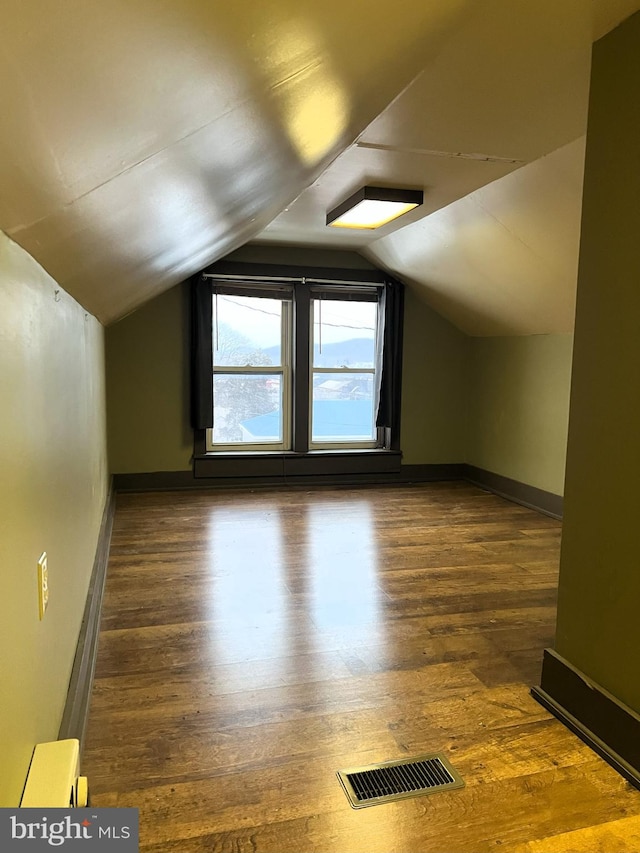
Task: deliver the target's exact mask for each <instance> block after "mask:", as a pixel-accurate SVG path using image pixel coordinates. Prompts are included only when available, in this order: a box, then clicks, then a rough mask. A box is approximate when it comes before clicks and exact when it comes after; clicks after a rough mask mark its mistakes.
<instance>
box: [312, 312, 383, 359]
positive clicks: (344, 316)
mask: <svg viewBox="0 0 640 853" xmlns="http://www.w3.org/2000/svg"><path fill="white" fill-rule="evenodd" d="M377 311H378V303H377V302H342V301H340V300H337V299H335V300H334V299H327V300H321V299H314V300H313V365H314V367H374V366H375V355H374V353H375V335H376V315H377Z"/></svg>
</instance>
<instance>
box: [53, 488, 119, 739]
mask: <svg viewBox="0 0 640 853" xmlns="http://www.w3.org/2000/svg"><path fill="white" fill-rule="evenodd" d="M115 505H116V489H115V486H114V482H113V478H112V480H111V483H110V486H109V491H108V493H107V500H106V502H105V506H104V511H103V513H102V523H101V525H100V532H99V534H98V542H97V546H96V554H95V559H94V561H93V570H92V572H91V580H90V581H89V590H88V592H87V599H86V602H85V608H84V614H83V617H82V624H81V626H80V634H79V636H78V645H77V646H76V655H75V658H74V661H73V669H72V671H71V679H70V681H69V690H68V692H67V701H66V703H65V707H64V712H63V714H62V722H61V724H60V731H59V732H58V739H59V740H66V739H67V738H77V739H78V740H79V741H80V750H81V751H82V746H83V743H84V735H85V731H86V727H87V719H88V716H89V703H90V701H91V690H92V687H93V675H94V672H95V668H96V657H97V654H98V636H99V633H100V615H101V611H102V598H103V595H104V585H105V581H106V577H107V563H108V561H109V547H110V544H111V530H112V528H113V517H114V514H115Z"/></svg>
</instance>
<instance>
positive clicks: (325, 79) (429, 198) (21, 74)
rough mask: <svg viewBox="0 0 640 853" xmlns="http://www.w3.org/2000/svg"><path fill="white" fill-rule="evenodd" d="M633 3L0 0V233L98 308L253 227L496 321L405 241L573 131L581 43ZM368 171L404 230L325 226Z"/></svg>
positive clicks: (160, 285)
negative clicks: (401, 200)
mask: <svg viewBox="0 0 640 853" xmlns="http://www.w3.org/2000/svg"><path fill="white" fill-rule="evenodd" d="M638 5H640V0H562V2H558V0H536V2H535V3H527V2H518V3H514V1H513V0H438V2H425V0H403V2H402V3H401V4H396V5H395V6H394V5H393V4H389V3H388V2H381V0H369V2H367V3H366V4H365V3H363V2H362V0H325V2H322V3H319V2H316V0H313V2H311V0H264V2H258V0H238V2H235V3H225V4H223V3H212V2H209V0H109V2H108V3H105V2H98V0H58V2H56V3H51V2H49V1H48V0H33V2H29V3H25V2H23V0H6V2H5V3H3V6H2V10H1V13H0V14H1V16H2V17H1V19H0V20H1V24H2V26H1V27H0V75H1V78H0V79H1V80H2V86H0V114H1V115H2V124H1V126H0V228H2V229H3V230H4V231H5V232H6V233H8V234H9V236H11V237H12V238H13V239H14V240H15V241H17V242H18V243H19V244H20V245H22V246H23V247H24V248H25V249H26V250H27V251H28V252H30V253H31V254H32V255H33V256H34V257H35V258H36V259H37V260H38V261H39V262H40V263H41V264H42V265H43V266H44V267H45V269H47V270H48V271H49V272H50V273H51V274H52V275H53V276H54V278H56V279H57V280H58V281H59V282H60V284H61V285H62V286H63V287H65V288H66V289H67V290H68V291H69V292H70V293H71V294H72V295H73V296H75V297H76V298H77V299H78V300H79V301H80V302H81V303H82V304H83V305H84V306H85V307H86V308H87V309H88V310H89V311H91V312H92V313H94V314H96V316H98V317H99V318H100V319H101V320H102V321H104V322H111V321H113V320H115V319H118V318H119V317H122V316H124V315H125V314H127V313H128V312H130V311H132V310H133V309H135V308H136V307H137V306H138V305H140V304H142V303H143V302H145V301H147V300H148V299H150V298H152V297H153V296H154V295H156V294H157V293H159V292H161V291H163V290H165V289H167V288H168V287H170V286H171V285H173V284H174V283H176V282H178V281H180V280H182V279H184V278H185V277H187V276H188V275H190V274H191V273H193V272H195V271H197V270H198V269H201V268H202V267H204V266H205V265H207V264H208V263H211V262H212V261H215V260H217V259H218V258H220V257H222V256H223V255H225V254H227V253H228V252H230V251H231V250H232V249H234V248H236V247H238V246H239V245H241V244H243V243H245V242H246V241H247V240H249V239H251V238H254V237H256V236H257V237H258V239H259V240H261V241H265V240H266V241H271V242H280V243H298V244H303V245H316V246H317V245H326V244H328V243H329V242H330V241H333V245H337V246H339V247H341V248H349V249H354V248H356V249H361V250H362V251H363V252H366V253H370V256H371V257H373V258H377V260H378V262H385V263H391V262H392V263H393V265H394V268H395V269H396V271H397V272H398V273H400V274H405V273H406V274H408V277H409V279H410V280H412V281H415V283H416V285H420V286H421V287H422V288H423V290H424V292H425V294H426V295H427V297H428V298H429V299H434V300H435V301H436V302H438V300H440V302H439V303H438V304H439V308H440V309H441V310H443V311H445V313H446V312H448V313H449V314H450V316H452V318H453V319H454V321H455V322H458V323H459V324H460V325H461V326H462V327H465V328H467V327H468V328H469V329H470V330H471V331H472V332H474V333H487V332H486V331H483V329H484V330H486V329H493V330H494V331H489V332H488V333H495V329H504V328H506V327H505V326H504V323H503V324H502V325H501V323H502V320H501V319H500V318H499V314H500V312H499V310H498V306H497V303H496V304H495V305H494V306H493V307H492V308H491V310H490V312H489V313H490V314H491V316H492V317H493V319H494V321H495V319H496V318H498V320H499V322H498V323H497V325H495V323H494V325H493V326H491V325H489V326H481V325H478V324H477V323H476V322H475V321H474V319H473V317H474V316H475V317H482V316H484V315H481V314H478V311H479V310H480V308H479V305H478V303H474V302H473V300H471V301H469V299H468V294H469V293H470V292H471V291H470V288H471V287H472V286H473V283H470V282H468V281H467V282H466V283H465V282H463V281H462V277H458V278H456V275H457V273H456V271H455V270H453V269H451V268H449V267H448V266H447V263H446V259H444V257H443V256H442V255H441V254H438V253H437V252H436V253H435V254H431V256H430V259H429V264H428V266H431V267H432V266H433V265H432V263H431V261H433V260H437V261H438V264H439V273H438V276H440V278H438V276H435V275H434V274H433V269H432V270H431V274H430V275H427V274H426V273H425V270H424V269H423V264H422V260H420V261H419V260H418V254H417V249H416V246H417V243H416V242H415V241H421V242H422V244H423V245H426V244H425V241H424V229H423V228H422V226H423V225H424V226H425V227H426V224H427V223H428V222H429V220H430V217H429V216H428V214H437V212H438V211H441V210H442V209H443V208H446V207H447V206H448V205H451V204H452V203H453V202H455V201H456V200H457V199H461V198H463V197H465V196H467V195H468V194H469V193H472V192H474V191H477V190H479V189H480V188H481V187H483V186H484V185H486V184H488V183H491V182H495V181H497V179H499V178H503V179H505V180H506V178H505V176H509V177H511V175H510V173H512V172H513V171H514V170H516V169H519V168H521V167H522V166H524V165H525V164H527V163H531V162H532V161H535V160H537V159H538V158H540V157H542V156H543V155H546V154H548V153H550V152H552V151H554V150H556V149H558V148H560V147H562V146H566V145H568V144H569V143H571V142H572V141H573V140H575V139H577V138H578V137H580V136H581V135H582V134H583V133H584V129H585V120H586V100H587V89H588V77H589V61H590V44H591V40H592V38H593V37H594V35H596V36H597V35H602V34H603V33H604V32H605V31H607V30H608V29H609V28H611V27H612V26H614V25H615V24H616V23H618V22H619V21H620V20H621V19H622V18H624V17H625V16H626V15H628V14H630V13H631V12H632V11H634V10H635V8H637V6H638ZM412 81H413V82H412ZM389 105H390V106H389ZM578 149H579V145H577V147H576V151H578ZM341 152H344V153H342V154H341ZM574 153H575V152H574ZM577 156H579V152H578V155H577ZM372 180H376V181H378V182H382V183H387V184H391V183H396V182H398V183H400V184H405V185H412V186H415V185H418V186H423V187H424V188H425V191H426V205H425V207H424V209H423V210H422V211H421V212H420V213H417V214H415V215H414V218H413V221H414V222H415V223H416V224H415V225H414V226H412V225H410V226H409V228H408V229H406V230H402V231H399V230H396V229H397V228H398V227H399V226H398V225H397V224H396V225H395V226H389V227H388V228H387V229H384V231H383V233H380V234H376V235H374V236H365V237H362V236H354V235H353V234H349V235H348V236H347V235H342V234H336V233H335V230H333V233H332V235H331V236H330V235H328V233H327V232H328V230H329V229H326V228H325V226H324V212H325V210H326V209H327V208H328V207H330V206H332V205H333V204H334V203H335V202H337V201H340V200H341V198H344V197H345V196H347V195H349V193H350V192H351V191H352V190H353V189H355V188H356V187H357V186H358V185H360V184H361V183H364V182H371V181H372ZM500 185H501V182H500V181H498V182H497V183H496V184H495V186H496V187H499V186H500ZM492 204H493V205H494V207H499V202H498V201H497V200H496V199H494V201H493V202H492ZM425 216H426V217H427V218H424V217H425ZM420 218H422V219H421V222H418V220H419V219H420ZM410 221H411V220H410ZM418 225H420V228H418V227H417V226H418ZM400 235H401V236H400ZM397 241H399V242H397ZM418 267H420V269H418ZM445 279H448V280H451V281H452V282H454V283H455V287H456V288H457V290H456V291H455V293H452V292H447V286H448V285H447V284H446V282H445ZM456 282H457V283H456ZM465 288H466V295H465ZM494 290H495V288H494ZM457 302H460V304H461V305H462V310H461V311H459V312H457V313H456V310H455V308H454V307H452V306H454V305H455V304H456V303H457ZM463 303H464V304H463ZM484 310H485V314H486V305H485V308H484ZM502 319H504V318H502ZM492 322H493V321H492ZM474 329H475V331H474Z"/></svg>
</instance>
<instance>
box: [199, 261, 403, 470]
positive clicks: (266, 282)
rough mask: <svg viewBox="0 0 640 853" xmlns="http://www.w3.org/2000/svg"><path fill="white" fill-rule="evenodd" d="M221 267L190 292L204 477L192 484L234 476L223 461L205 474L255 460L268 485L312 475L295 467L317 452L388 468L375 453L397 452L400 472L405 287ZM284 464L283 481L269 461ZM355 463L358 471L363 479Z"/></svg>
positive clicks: (378, 280) (379, 278) (379, 280)
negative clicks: (271, 480)
mask: <svg viewBox="0 0 640 853" xmlns="http://www.w3.org/2000/svg"><path fill="white" fill-rule="evenodd" d="M219 266H225V267H231V266H232V265H231V263H229V264H224V262H223V263H222V264H219V265H216V267H219ZM242 266H253V265H242ZM216 267H214V268H212V270H211V272H208V271H207V272H206V273H205V274H203V275H202V276H201V277H200V278H199V279H198V280H197V281H196V282H195V283H194V291H193V293H194V300H193V337H192V342H193V353H192V355H193V359H192V364H193V370H192V376H193V380H194V381H193V393H192V404H193V407H192V408H193V417H192V421H193V426H194V428H195V429H196V452H195V454H194V460H195V461H194V471H197V470H200V471H204V470H206V471H207V472H208V473H206V474H204V473H203V474H200V475H198V474H197V473H196V476H226V475H224V474H222V473H219V472H221V471H226V470H229V471H231V472H232V473H231V474H230V475H229V476H237V475H238V474H237V468H234V467H233V466H231V467H230V466H229V465H227V463H226V462H224V461H222V462H220V461H219V462H217V463H215V468H214V469H212V467H211V465H213V464H214V463H213V461H212V462H211V465H210V464H208V463H207V464H206V465H198V464H197V463H198V462H203V463H204V462H206V460H207V459H209V460H215V459H216V458H217V459H218V460H225V459H226V460H229V459H231V458H233V459H241V458H245V459H246V458H254V459H256V460H258V462H256V463H255V465H254V466H253V468H256V470H257V469H258V468H259V469H260V471H262V472H263V473H264V472H267V473H268V476H281V475H284V474H285V473H286V471H285V468H286V466H288V470H289V471H293V469H294V468H295V473H307V472H308V471H310V470H311V469H313V470H314V471H315V470H316V469H315V468H314V467H313V465H312V464H311V463H308V464H307V463H304V464H303V462H302V461H300V463H298V462H295V460H296V459H298V460H303V459H304V458H307V459H312V457H314V455H315V454H316V452H318V453H320V454H322V458H324V459H325V462H326V459H327V457H326V454H327V453H331V454H333V455H334V457H335V456H336V454H337V455H342V456H343V457H344V455H345V454H347V455H349V454H353V453H354V452H356V453H358V454H362V452H363V451H364V452H365V453H366V452H369V453H374V454H377V455H378V460H379V461H378V469H377V470H380V466H381V465H391V464H392V463H391V462H390V461H389V462H388V463H383V462H381V461H380V459H381V458H382V457H380V456H379V454H380V453H381V452H382V453H385V452H388V451H393V452H394V453H395V454H396V455H397V457H398V458H397V461H396V462H395V463H393V464H397V465H399V448H398V435H399V380H400V354H401V324H400V322H399V318H401V308H402V301H401V295H402V293H401V285H399V284H397V283H395V282H394V283H389V282H386V281H385V278H384V277H383V275H382V274H381V273H374V274H372V276H371V279H372V280H371V281H368V282H363V281H359V280H357V279H356V277H355V275H354V271H352V270H349V271H340V272H341V273H342V275H343V276H344V278H343V277H342V276H341V278H340V279H338V280H333V279H332V278H330V277H329V276H327V277H326V278H325V277H324V276H322V277H318V278H311V277H308V278H307V277H303V276H285V275H283V276H282V277H281V278H275V277H273V278H271V277H268V276H264V275H262V276H258V275H256V276H255V277H254V276H250V275H242V276H240V275H228V274H226V271H225V272H223V273H218V272H217V269H216ZM284 269H285V270H289V269H290V268H284ZM295 269H296V270H298V269H299V268H295ZM322 272H326V271H325V270H323V271H322ZM349 276H351V278H352V279H353V280H351V278H350V277H349ZM345 279H346V280H345ZM198 436H201V437H200V438H198ZM283 454H284V455H283ZM276 457H279V458H280V459H283V460H289V461H288V462H286V465H285V463H282V465H283V467H282V471H280V470H279V469H278V465H277V464H276V462H275V461H274V462H273V463H271V462H268V459H269V458H273V459H274V460H275V459H276ZM345 458H346V457H345ZM352 458H353V459H355V458H356V457H353V456H352ZM357 458H358V459H359V460H360V461H359V462H358V463H357V464H356V463H353V464H352V465H351V468H350V470H354V471H355V470H356V469H357V471H365V470H366V464H367V463H365V462H363V461H362V460H363V459H364V457H363V456H359V457H357ZM372 458H373V457H372ZM260 460H261V461H260ZM354 465H355V468H354ZM225 466H226V467H225ZM358 466H360V467H358ZM253 468H252V467H251V466H249V467H248V468H247V466H243V468H242V471H243V472H244V471H245V470H246V471H249V473H248V474H247V476H252V474H251V471H253ZM214 470H215V473H211V472H212V471H214ZM340 470H343V469H342V468H341V469H340ZM384 470H388V468H385V469H384Z"/></svg>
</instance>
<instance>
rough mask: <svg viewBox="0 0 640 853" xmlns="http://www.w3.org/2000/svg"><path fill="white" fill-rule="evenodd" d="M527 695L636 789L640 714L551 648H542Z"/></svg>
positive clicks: (638, 783) (639, 763) (639, 785)
mask: <svg viewBox="0 0 640 853" xmlns="http://www.w3.org/2000/svg"><path fill="white" fill-rule="evenodd" d="M531 695H532V696H533V698H534V699H536V700H537V701H538V702H539V703H540V704H541V705H543V706H544V707H545V708H546V709H547V710H548V711H550V712H551V713H552V714H553V715H554V716H555V717H557V718H558V719H559V720H560V721H561V722H562V723H564V725H565V726H567V728H569V729H571V731H572V732H574V733H575V734H576V735H578V737H579V738H581V740H583V741H584V742H585V743H586V744H587V745H588V746H590V747H591V749H593V750H594V751H595V752H597V753H598V755H600V756H601V758H603V759H604V760H605V761H607V762H608V763H609V764H610V765H611V766H612V767H613V768H615V770H617V771H618V773H620V774H621V775H622V776H624V778H625V779H626V780H627V781H628V782H630V783H631V784H632V785H634V786H635V787H637V788H640V716H639V715H638V714H636V713H635V712H634V711H633V710H632V709H631V708H628V707H627V706H626V705H624V704H623V703H622V702H620V701H619V700H618V699H616V698H615V696H612V695H611V694H610V693H608V692H607V691H606V690H605V689H604V688H602V687H600V685H599V684H596V682H594V681H592V680H591V679H590V678H588V677H587V676H586V675H585V674H584V673H582V672H581V671H580V670H579V669H577V668H576V667H574V666H573V665H572V664H571V663H570V662H569V661H567V660H565V659H564V658H563V657H561V656H560V655H559V654H558V653H557V652H556V651H554V650H553V649H545V652H544V659H543V663H542V677H541V682H540V687H533V688H532V689H531Z"/></svg>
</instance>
